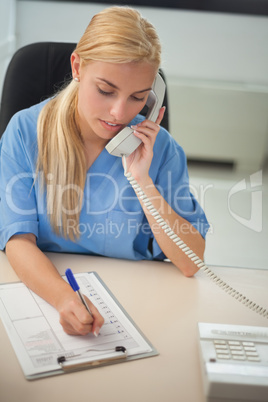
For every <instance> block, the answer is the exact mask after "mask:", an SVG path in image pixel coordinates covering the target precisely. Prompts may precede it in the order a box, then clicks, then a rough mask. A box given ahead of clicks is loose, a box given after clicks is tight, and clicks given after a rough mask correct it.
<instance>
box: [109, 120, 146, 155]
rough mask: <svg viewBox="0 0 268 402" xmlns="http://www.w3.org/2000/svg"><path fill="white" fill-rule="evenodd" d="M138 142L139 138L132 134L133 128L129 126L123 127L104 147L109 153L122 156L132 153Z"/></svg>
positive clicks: (139, 141)
mask: <svg viewBox="0 0 268 402" xmlns="http://www.w3.org/2000/svg"><path fill="white" fill-rule="evenodd" d="M140 143H141V140H140V139H139V138H137V137H135V136H134V135H133V130H132V129H131V128H130V127H125V128H124V129H123V130H122V131H120V133H118V134H117V135H116V136H115V137H114V138H113V139H112V140H111V141H110V142H109V143H108V144H107V145H106V147H105V148H106V149H107V151H108V152H109V153H110V154H112V155H114V156H120V157H122V156H123V155H125V156H129V155H130V154H132V152H134V151H135V149H136V148H137V147H138V146H139V145H140Z"/></svg>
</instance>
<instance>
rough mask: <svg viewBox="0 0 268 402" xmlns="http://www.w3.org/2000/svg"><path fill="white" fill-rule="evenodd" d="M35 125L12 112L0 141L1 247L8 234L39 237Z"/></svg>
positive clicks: (0, 247)
mask: <svg viewBox="0 0 268 402" xmlns="http://www.w3.org/2000/svg"><path fill="white" fill-rule="evenodd" d="M33 131H35V126H33V125H32V119H31V118H30V119H27V118H26V117H24V113H23V112H22V113H21V112H20V113H18V114H17V115H15V116H14V117H13V118H12V119H11V121H10V123H9V125H8V127H7V129H6V131H5V133H4V135H3V137H2V139H1V142H0V249H1V250H3V249H4V248H5V246H6V243H7V241H8V240H9V239H10V237H11V236H13V235H14V234H18V233H33V234H35V235H36V237H37V236H38V219H37V207H36V196H35V186H34V179H35V160H36V154H37V145H36V136H35V137H33V136H32V134H33Z"/></svg>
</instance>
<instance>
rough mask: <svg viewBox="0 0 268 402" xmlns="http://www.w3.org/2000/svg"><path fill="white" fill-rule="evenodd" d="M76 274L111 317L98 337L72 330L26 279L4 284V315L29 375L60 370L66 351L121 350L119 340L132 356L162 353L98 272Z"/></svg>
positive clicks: (74, 354)
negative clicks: (65, 328)
mask: <svg viewBox="0 0 268 402" xmlns="http://www.w3.org/2000/svg"><path fill="white" fill-rule="evenodd" d="M75 278H76V280H77V282H78V285H79V286H80V289H81V292H82V293H83V294H85V295H86V296H87V297H88V298H89V299H90V301H91V302H92V303H93V304H94V305H95V306H96V307H97V309H98V310H99V312H100V314H101V315H102V316H103V318H104V320H105V322H104V325H103V327H102V328H101V331H100V334H99V336H98V337H97V338H96V337H95V336H94V335H92V334H89V335H86V336H71V335H67V334H66V333H65V332H64V331H63V329H62V326H61V325H60V323H59V314H58V312H57V311H56V310H55V309H54V308H53V307H52V306H51V305H49V304H48V303H47V302H45V301H44V300H43V299H42V298H40V297H39V296H37V295H36V294H35V293H34V292H32V291H30V290H29V289H28V288H27V287H26V286H25V285H24V284H23V283H21V282H20V283H11V284H1V285H0V316H1V319H2V321H3V324H4V326H5V328H6V331H7V333H8V335H9V338H10V341H11V343H12V345H13V348H14V350H15V352H16V354H17V357H18V360H19V362H20V365H21V367H22V369H23V372H24V374H25V376H26V377H27V378H29V379H33V378H38V377H39V376H43V375H54V374H60V373H61V372H62V370H61V367H60V366H59V364H58V361H57V359H58V357H61V356H64V357H66V358H67V359H70V360H75V361H76V362H82V361H85V360H87V359H94V358H96V359H98V358H99V357H100V356H102V355H107V354H109V355H110V354H115V352H114V350H115V347H116V346H123V347H124V348H126V349H127V352H128V356H129V358H130V359H131V358H140V357H146V355H148V356H150V355H155V354H157V352H156V351H155V349H154V348H153V346H152V345H151V344H150V342H149V341H148V340H146V338H145V337H144V336H143V335H142V333H141V332H140V331H139V330H138V328H137V327H136V325H135V324H134V323H133V321H132V320H131V318H130V317H129V316H128V314H127V313H126V312H125V311H124V309H123V308H122V306H120V304H119V303H118V302H117V301H116V300H115V298H114V297H113V295H112V294H111V293H110V292H109V290H108V289H107V288H106V286H105V285H104V284H103V282H102V281H101V279H100V278H99V277H98V275H97V274H96V273H94V272H89V273H80V274H76V275H75Z"/></svg>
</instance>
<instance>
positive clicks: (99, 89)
mask: <svg viewBox="0 0 268 402" xmlns="http://www.w3.org/2000/svg"><path fill="white" fill-rule="evenodd" d="M97 88H98V92H99V93H100V94H101V95H104V96H110V95H112V94H113V92H106V91H103V90H102V89H101V88H99V87H97Z"/></svg>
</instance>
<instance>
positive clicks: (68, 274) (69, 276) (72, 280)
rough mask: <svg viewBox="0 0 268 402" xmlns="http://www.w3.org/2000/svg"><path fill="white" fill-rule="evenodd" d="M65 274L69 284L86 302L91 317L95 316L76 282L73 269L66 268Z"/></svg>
mask: <svg viewBox="0 0 268 402" xmlns="http://www.w3.org/2000/svg"><path fill="white" fill-rule="evenodd" d="M65 275H66V277H67V279H68V282H69V284H70V285H71V287H72V289H73V290H74V291H75V292H77V293H78V295H79V297H80V300H81V302H82V303H83V304H84V306H85V308H86V309H87V311H88V312H89V314H90V315H91V317H93V314H92V312H91V311H90V308H89V307H88V305H87V303H86V301H85V299H84V296H83V294H82V293H81V292H80V288H79V285H78V283H77V282H76V279H75V277H74V274H73V273H72V270H71V269H70V268H68V269H66V271H65Z"/></svg>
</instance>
